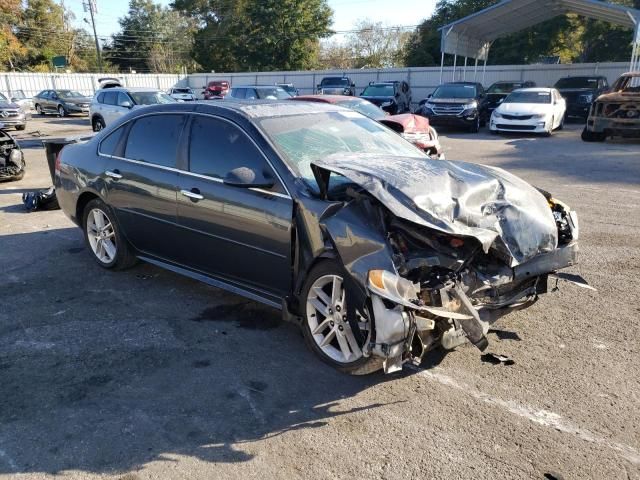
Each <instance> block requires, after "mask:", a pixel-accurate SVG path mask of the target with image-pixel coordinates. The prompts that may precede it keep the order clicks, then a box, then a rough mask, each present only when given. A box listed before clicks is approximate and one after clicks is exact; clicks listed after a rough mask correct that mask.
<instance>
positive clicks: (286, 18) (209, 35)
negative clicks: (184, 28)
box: [172, 0, 332, 71]
mask: <svg viewBox="0 0 640 480" xmlns="http://www.w3.org/2000/svg"><path fill="white" fill-rule="evenodd" d="M172 6H173V7H174V8H175V9H177V10H178V11H180V12H182V13H183V14H185V15H188V16H191V17H192V18H194V19H195V20H196V22H197V24H198V26H199V29H198V32H197V33H196V35H195V46H194V50H193V53H194V58H195V59H196V61H197V62H198V63H200V64H201V65H202V66H203V68H204V69H205V70H217V71H252V70H253V71H256V70H295V69H305V68H310V67H312V66H313V65H314V64H315V63H316V61H317V55H318V51H319V39H320V38H324V37H327V36H329V35H330V33H331V31H330V29H329V26H330V24H331V16H332V10H331V9H330V8H329V6H328V5H327V2H326V0H175V1H174V2H173V4H172Z"/></svg>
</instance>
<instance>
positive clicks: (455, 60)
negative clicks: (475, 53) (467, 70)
mask: <svg viewBox="0 0 640 480" xmlns="http://www.w3.org/2000/svg"><path fill="white" fill-rule="evenodd" d="M457 63H458V54H457V53H456V54H455V55H454V56H453V81H454V82H455V81H456V65H457Z"/></svg>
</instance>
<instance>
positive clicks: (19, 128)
mask: <svg viewBox="0 0 640 480" xmlns="http://www.w3.org/2000/svg"><path fill="white" fill-rule="evenodd" d="M25 128H27V126H26V125H16V130H24V129H25Z"/></svg>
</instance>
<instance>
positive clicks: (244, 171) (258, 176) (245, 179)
mask: <svg viewBox="0 0 640 480" xmlns="http://www.w3.org/2000/svg"><path fill="white" fill-rule="evenodd" d="M223 182H224V183H225V185H231V186H232V187H240V188H271V187H273V186H274V185H275V182H274V181H273V179H271V178H266V177H265V176H264V175H263V174H262V173H261V172H256V171H255V170H253V169H251V168H249V167H238V168H234V169H233V170H231V171H230V172H229V173H227V175H226V176H225V177H224V179H223Z"/></svg>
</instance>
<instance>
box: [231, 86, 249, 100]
mask: <svg viewBox="0 0 640 480" xmlns="http://www.w3.org/2000/svg"><path fill="white" fill-rule="evenodd" d="M246 93H247V89H246V88H235V89H234V90H233V95H232V96H233V98H244V96H245V94H246Z"/></svg>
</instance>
